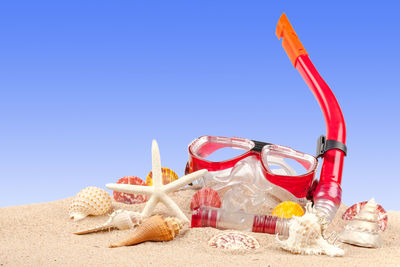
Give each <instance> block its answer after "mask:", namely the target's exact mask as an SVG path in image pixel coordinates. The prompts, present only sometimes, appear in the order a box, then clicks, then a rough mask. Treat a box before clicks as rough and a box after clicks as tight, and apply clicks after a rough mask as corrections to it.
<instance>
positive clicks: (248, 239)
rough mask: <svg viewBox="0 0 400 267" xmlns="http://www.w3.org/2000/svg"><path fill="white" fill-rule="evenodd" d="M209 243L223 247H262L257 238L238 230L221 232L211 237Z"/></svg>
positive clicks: (215, 246)
mask: <svg viewBox="0 0 400 267" xmlns="http://www.w3.org/2000/svg"><path fill="white" fill-rule="evenodd" d="M208 245H209V246H210V247H213V248H222V249H257V248H259V247H260V243H258V241H257V239H255V238H254V237H252V236H250V235H247V234H245V233H241V232H236V231H232V232H223V233H219V234H217V235H215V236H213V237H211V239H210V240H209V241H208Z"/></svg>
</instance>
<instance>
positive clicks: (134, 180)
mask: <svg viewBox="0 0 400 267" xmlns="http://www.w3.org/2000/svg"><path fill="white" fill-rule="evenodd" d="M117 184H131V185H143V186H146V184H145V182H143V180H142V179H140V178H139V177H136V176H125V177H122V178H121V179H119V180H118V181H117ZM113 195H114V199H115V201H117V202H122V203H125V204H140V203H143V202H146V201H147V195H134V194H128V193H122V192H117V191H114V193H113Z"/></svg>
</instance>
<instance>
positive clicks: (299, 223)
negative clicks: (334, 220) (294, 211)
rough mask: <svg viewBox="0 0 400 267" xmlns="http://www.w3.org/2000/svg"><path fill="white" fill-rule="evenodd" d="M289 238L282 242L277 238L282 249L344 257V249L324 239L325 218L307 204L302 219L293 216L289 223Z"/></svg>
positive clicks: (297, 252) (298, 252)
mask: <svg viewBox="0 0 400 267" xmlns="http://www.w3.org/2000/svg"><path fill="white" fill-rule="evenodd" d="M289 224H290V226H289V227H290V228H289V238H288V239H287V240H280V239H279V238H278V236H276V240H277V241H278V243H279V245H280V246H281V248H283V249H284V250H288V251H290V252H292V253H296V254H314V255H319V254H326V255H328V256H343V255H344V251H343V249H341V248H339V247H337V246H335V245H332V244H330V243H328V241H326V240H325V239H324V238H323V229H324V226H323V218H320V217H319V216H318V215H317V213H316V211H315V210H314V209H313V208H312V207H311V202H309V203H307V204H306V213H305V214H304V215H303V216H302V217H297V216H293V217H292V219H291V221H290V222H289Z"/></svg>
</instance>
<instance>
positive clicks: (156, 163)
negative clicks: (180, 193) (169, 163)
mask: <svg viewBox="0 0 400 267" xmlns="http://www.w3.org/2000/svg"><path fill="white" fill-rule="evenodd" d="M151 160H152V173H153V185H154V186H161V185H162V174H161V158H160V150H159V148H158V144H157V141H156V140H153V144H152V147H151Z"/></svg>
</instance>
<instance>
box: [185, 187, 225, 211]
mask: <svg viewBox="0 0 400 267" xmlns="http://www.w3.org/2000/svg"><path fill="white" fill-rule="evenodd" d="M202 206H207V207H213V208H220V207H221V198H220V197H219V195H218V193H217V192H216V191H215V190H214V189H211V188H209V187H203V188H202V189H200V190H199V191H197V192H196V193H195V194H194V195H193V198H192V201H191V202H190V209H191V210H195V209H198V208H200V207H202Z"/></svg>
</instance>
